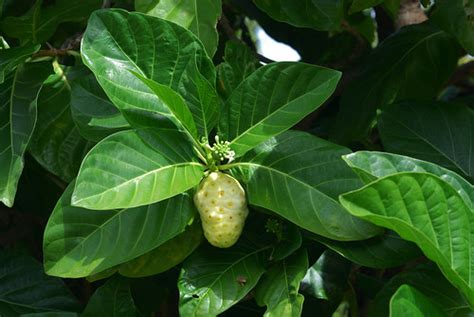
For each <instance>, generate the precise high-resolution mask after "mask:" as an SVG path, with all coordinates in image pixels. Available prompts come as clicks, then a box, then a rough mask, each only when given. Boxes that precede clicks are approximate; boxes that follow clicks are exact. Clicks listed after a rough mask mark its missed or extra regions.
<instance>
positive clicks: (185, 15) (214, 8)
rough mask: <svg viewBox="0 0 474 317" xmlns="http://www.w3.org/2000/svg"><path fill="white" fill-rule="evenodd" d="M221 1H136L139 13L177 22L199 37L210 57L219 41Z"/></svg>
mask: <svg viewBox="0 0 474 317" xmlns="http://www.w3.org/2000/svg"><path fill="white" fill-rule="evenodd" d="M221 7H222V4H221V0H184V1H183V0H152V1H150V0H136V1H135V8H136V9H137V11H140V12H144V13H146V14H149V15H152V16H156V17H159V18H163V19H165V20H168V21H172V22H175V23H177V24H179V25H181V26H182V27H185V28H186V29H188V30H190V31H191V32H193V33H194V34H196V35H197V37H199V39H200V40H201V41H202V43H203V44H204V47H206V51H207V53H208V54H209V56H213V55H214V53H215V51H216V48H217V41H218V39H219V37H218V34H217V30H216V24H217V20H218V19H219V16H220V15H221Z"/></svg>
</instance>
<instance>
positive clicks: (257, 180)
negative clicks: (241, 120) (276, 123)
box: [235, 131, 380, 240]
mask: <svg viewBox="0 0 474 317" xmlns="http://www.w3.org/2000/svg"><path fill="white" fill-rule="evenodd" d="M347 153H349V150H348V149H346V148H344V147H341V146H338V145H336V144H333V143H330V142H328V141H325V140H322V139H319V138H317V137H315V136H312V135H310V134H307V133H304V132H297V131H287V132H285V133H283V134H281V135H280V136H278V137H276V138H272V139H270V140H268V141H267V142H265V143H263V144H261V145H260V146H258V147H257V148H255V149H254V150H253V151H252V152H249V153H248V154H247V155H246V156H245V157H244V158H243V159H242V161H240V162H237V163H235V166H236V167H237V168H238V170H239V173H240V176H241V177H242V179H243V183H244V184H245V185H246V189H247V195H248V201H249V203H250V204H251V205H254V206H259V207H263V208H266V209H269V210H271V211H273V212H275V213H277V214H279V215H280V216H282V217H284V218H286V219H288V220H289V221H291V222H293V223H295V224H296V225H298V226H300V227H301V228H304V229H306V230H309V231H311V232H313V233H316V234H319V235H322V236H325V237H328V238H331V239H335V240H362V239H367V238H370V237H371V236H374V235H376V234H378V233H379V232H380V230H379V229H378V228H376V227H374V226H372V225H370V224H368V223H367V222H364V221H360V220H358V219H356V218H355V217H352V216H351V215H349V213H347V211H346V210H344V208H342V206H341V205H339V204H338V203H337V200H336V198H337V197H338V195H339V194H341V193H344V192H347V191H349V190H353V189H356V188H358V187H359V186H360V185H361V183H360V181H359V180H358V179H357V176H356V175H355V174H354V173H353V172H352V171H351V170H350V169H349V168H348V167H347V166H346V165H345V164H344V162H343V161H342V159H341V155H343V154H347Z"/></svg>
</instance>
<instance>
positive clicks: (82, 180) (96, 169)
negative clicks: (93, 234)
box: [72, 129, 204, 210]
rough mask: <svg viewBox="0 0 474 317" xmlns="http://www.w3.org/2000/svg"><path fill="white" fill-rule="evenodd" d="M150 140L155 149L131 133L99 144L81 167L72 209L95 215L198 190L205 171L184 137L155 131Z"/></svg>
mask: <svg viewBox="0 0 474 317" xmlns="http://www.w3.org/2000/svg"><path fill="white" fill-rule="evenodd" d="M154 136H155V137H156V139H155V140H154V141H155V142H156V146H157V148H156V147H155V148H152V147H150V146H149V145H147V144H146V143H145V142H144V141H143V140H142V139H141V138H140V137H139V136H138V134H137V133H136V132H135V131H132V130H129V131H122V132H117V133H116V134H113V135H111V136H109V137H107V138H105V139H104V140H102V141H101V142H100V143H98V144H97V145H96V146H95V147H94V148H92V150H91V151H90V152H89V153H88V154H87V155H86V157H85V158H84V161H83V162H82V165H81V169H80V171H79V175H78V176H77V181H76V187H75V189H74V194H73V196H72V204H73V205H74V206H77V207H84V208H89V209H99V210H103V209H114V208H129V207H136V206H142V205H148V204H151V203H154V202H158V201H161V200H164V199H167V198H170V197H173V196H175V195H177V194H180V193H182V192H184V191H186V190H188V189H190V188H193V187H194V186H196V185H197V184H198V183H199V181H200V180H201V178H202V177H203V172H204V166H203V165H202V164H200V163H198V162H197V161H196V158H195V155H194V153H193V149H192V147H191V145H190V144H189V143H188V141H187V140H186V139H185V137H184V136H183V134H182V133H181V132H179V131H176V130H168V129H159V130H157V133H155V134H154ZM158 149H159V151H158Z"/></svg>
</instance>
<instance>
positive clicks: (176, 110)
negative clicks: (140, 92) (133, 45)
mask: <svg viewBox="0 0 474 317" xmlns="http://www.w3.org/2000/svg"><path fill="white" fill-rule="evenodd" d="M134 75H135V76H136V77H137V78H138V79H140V80H141V81H142V82H143V83H145V85H147V86H148V88H150V90H151V91H152V92H153V93H154V94H155V95H156V96H157V97H158V99H159V100H160V101H161V102H162V104H163V106H164V109H163V112H160V111H156V113H158V114H160V115H162V116H163V117H167V118H169V119H170V121H171V122H173V123H174V124H175V125H176V126H177V127H178V129H179V130H180V131H183V132H185V133H187V134H188V135H189V136H190V138H191V140H193V139H194V140H198V135H197V129H196V124H195V123H194V119H193V115H192V114H191V111H190V110H189V108H188V107H187V106H186V102H185V101H184V99H183V98H182V97H181V96H180V95H179V94H178V93H176V92H175V91H174V90H173V89H171V88H170V87H168V86H165V85H161V84H159V83H157V82H155V81H153V80H149V79H146V78H145V77H143V76H140V75H139V74H135V73H134Z"/></svg>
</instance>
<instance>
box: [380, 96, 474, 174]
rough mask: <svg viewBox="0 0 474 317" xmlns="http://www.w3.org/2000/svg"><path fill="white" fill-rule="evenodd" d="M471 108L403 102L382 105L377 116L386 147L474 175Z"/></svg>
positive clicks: (389, 149)
mask: <svg viewBox="0 0 474 317" xmlns="http://www.w3.org/2000/svg"><path fill="white" fill-rule="evenodd" d="M473 125H474V111H473V110H472V109H470V108H469V107H467V106H464V105H458V104H447V103H432V102H431V103H428V102H426V103H421V102H404V103H397V104H393V105H391V106H390V107H388V108H387V109H385V110H384V111H383V112H382V114H381V116H380V119H379V131H380V136H381V138H382V142H383V144H384V146H385V148H386V149H387V150H388V151H391V152H396V153H399V154H404V155H408V156H413V157H416V158H419V159H422V160H426V161H430V162H433V163H436V164H439V165H442V166H444V167H446V168H448V169H450V170H453V171H456V172H458V173H461V174H462V175H465V176H468V177H469V178H471V179H473V178H474V159H473V156H472V155H473V154H472V153H471V152H470V151H468V150H467V149H469V148H472V147H474V135H473V134H472V131H473V129H474V127H473Z"/></svg>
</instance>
